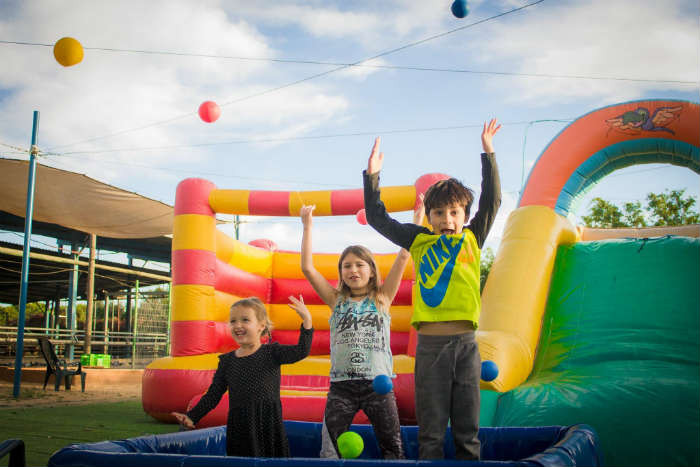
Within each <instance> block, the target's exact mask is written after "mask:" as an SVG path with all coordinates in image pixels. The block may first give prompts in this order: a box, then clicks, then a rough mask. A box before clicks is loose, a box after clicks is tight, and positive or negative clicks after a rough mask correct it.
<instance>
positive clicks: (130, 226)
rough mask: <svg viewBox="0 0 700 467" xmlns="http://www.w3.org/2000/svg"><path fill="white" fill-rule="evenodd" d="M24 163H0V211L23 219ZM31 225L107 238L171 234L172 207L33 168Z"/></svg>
mask: <svg viewBox="0 0 700 467" xmlns="http://www.w3.org/2000/svg"><path fill="white" fill-rule="evenodd" d="M28 168H29V162H28V161H23V160H17V159H0V210H2V211H5V212H8V213H10V214H14V215H15V216H19V217H22V218H24V215H25V213H26V203H27V178H28ZM35 180H36V182H35V186H36V188H35V194H34V213H33V216H32V218H33V219H34V220H35V221H39V222H45V223H47V224H55V225H60V226H63V227H66V228H69V229H73V230H78V231H81V232H86V233H93V234H95V235H97V236H98V237H109V238H131V239H134V238H149V237H160V236H163V235H169V234H172V232H173V218H174V212H173V207H172V206H169V205H167V204H165V203H161V202H160V201H155V200H152V199H149V198H146V197H143V196H141V195H139V194H136V193H132V192H130V191H126V190H122V189H119V188H115V187H113V186H111V185H107V184H105V183H102V182H98V181H97V180H94V179H92V178H90V177H87V176H85V175H81V174H77V173H74V172H68V171H66V170H60V169H56V168H53V167H48V166H45V165H41V164H37V167H36V178H35Z"/></svg>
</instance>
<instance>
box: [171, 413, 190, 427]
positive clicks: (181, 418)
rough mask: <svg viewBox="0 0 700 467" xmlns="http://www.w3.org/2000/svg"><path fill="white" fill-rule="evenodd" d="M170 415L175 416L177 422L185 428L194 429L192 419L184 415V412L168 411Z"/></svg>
mask: <svg viewBox="0 0 700 467" xmlns="http://www.w3.org/2000/svg"><path fill="white" fill-rule="evenodd" d="M170 415H172V416H173V417H175V418H177V422H178V423H179V424H180V425H182V426H184V427H185V428H187V429H188V430H193V429H194V423H192V420H191V419H190V417H188V416H187V415H185V414H184V413H180V412H170Z"/></svg>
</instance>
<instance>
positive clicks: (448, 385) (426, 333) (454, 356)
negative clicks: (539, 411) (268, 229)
mask: <svg viewBox="0 0 700 467" xmlns="http://www.w3.org/2000/svg"><path fill="white" fill-rule="evenodd" d="M500 128H501V126H500V125H498V124H497V122H496V120H495V119H492V120H491V121H490V122H488V123H484V129H483V132H482V134H481V142H482V146H483V149H484V152H483V153H482V154H481V167H482V169H481V170H482V182H481V195H480V197H479V209H478V210H477V213H476V214H475V215H474V217H473V218H472V220H471V222H469V224H468V225H466V226H465V225H464V224H465V222H466V221H467V220H468V219H469V211H470V208H471V205H472V202H473V199H474V193H473V192H472V191H471V190H470V189H469V188H467V187H465V186H464V185H463V184H462V183H461V182H459V181H458V180H456V179H454V178H451V179H448V180H441V181H439V182H437V183H435V184H433V185H432V186H431V187H430V188H428V190H427V191H426V193H425V197H424V200H423V204H424V207H425V215H426V216H427V218H428V221H429V223H430V225H431V226H432V227H433V230H432V231H431V230H429V229H427V228H425V227H423V226H420V225H416V224H410V223H406V224H402V223H400V222H398V221H396V220H394V219H392V218H391V217H389V215H388V214H387V212H386V208H385V207H384V203H382V201H381V200H380V198H379V195H380V192H379V171H380V170H381V168H382V164H383V161H384V154H383V153H379V138H377V139H376V140H375V142H374V147H373V148H372V153H371V155H370V157H369V161H368V164H367V170H366V171H365V173H364V197H365V212H366V214H367V223H369V224H370V225H371V226H372V227H374V229H376V230H377V231H378V232H379V233H381V234H382V235H383V236H385V237H386V238H388V239H389V240H391V241H392V242H394V243H395V244H397V245H399V246H401V247H403V248H405V249H407V250H408V251H409V252H410V253H411V257H412V258H413V264H414V270H415V274H416V281H415V285H414V297H415V298H414V304H413V307H414V309H413V316H412V317H411V325H412V326H414V327H415V328H416V330H417V332H418V344H417V346H416V364H415V374H414V377H415V390H416V417H417V420H418V453H419V458H420V459H442V458H444V452H443V445H444V438H445V429H446V428H447V422H448V420H449V421H450V422H451V425H452V436H453V438H454V444H455V451H456V452H455V457H456V458H457V459H461V460H478V459H479V458H480V443H479V438H478V433H479V410H480V395H479V380H480V374H481V357H480V356H479V349H478V346H477V343H476V340H475V338H474V331H475V330H476V328H477V325H478V322H479V312H480V310H481V296H480V293H479V283H480V281H479V277H480V255H481V247H482V246H483V244H484V241H485V240H486V236H487V234H488V232H489V230H490V229H491V226H492V225H493V221H494V218H495V217H496V213H497V212H498V208H499V206H500V204H501V185H500V178H499V175H498V166H497V165H496V159H495V154H494V149H493V136H494V135H495V134H496V132H497V131H498V130H499V129H500Z"/></svg>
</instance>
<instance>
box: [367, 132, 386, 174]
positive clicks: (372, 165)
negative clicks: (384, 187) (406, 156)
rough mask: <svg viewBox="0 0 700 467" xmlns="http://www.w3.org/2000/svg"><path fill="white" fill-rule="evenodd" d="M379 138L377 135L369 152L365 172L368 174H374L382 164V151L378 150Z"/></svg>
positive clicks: (380, 168)
mask: <svg viewBox="0 0 700 467" xmlns="http://www.w3.org/2000/svg"><path fill="white" fill-rule="evenodd" d="M380 141H381V138H379V137H378V136H377V138H376V139H375V140H374V146H372V152H371V153H370V154H369V160H368V161H367V173H368V174H369V175H372V174H375V173H377V172H379V171H380V170H382V165H383V164H384V153H383V152H379V143H380Z"/></svg>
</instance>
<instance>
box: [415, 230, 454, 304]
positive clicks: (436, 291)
mask: <svg viewBox="0 0 700 467" xmlns="http://www.w3.org/2000/svg"><path fill="white" fill-rule="evenodd" d="M438 241H439V242H442V244H443V245H444V246H445V247H447V250H448V251H449V252H450V259H449V261H448V262H447V265H445V268H444V269H443V270H442V272H441V273H440V277H439V278H438V280H437V282H436V283H435V285H434V286H432V287H430V288H428V287H425V286H424V285H423V284H422V283H419V284H418V285H419V286H420V296H421V298H422V299H423V302H424V303H425V304H426V305H428V306H429V307H432V308H435V307H436V306H438V305H439V304H440V303H442V301H443V300H444V299H445V295H446V294H447V286H448V285H449V283H450V279H451V278H452V271H453V270H454V268H455V263H456V262H457V255H458V254H459V250H461V249H462V244H463V243H464V235H462V238H461V239H460V240H459V243H457V245H455V246H454V247H453V246H452V245H450V241H449V240H448V239H447V237H446V236H445V235H442V236H441V237H440V239H439V240H438Z"/></svg>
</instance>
